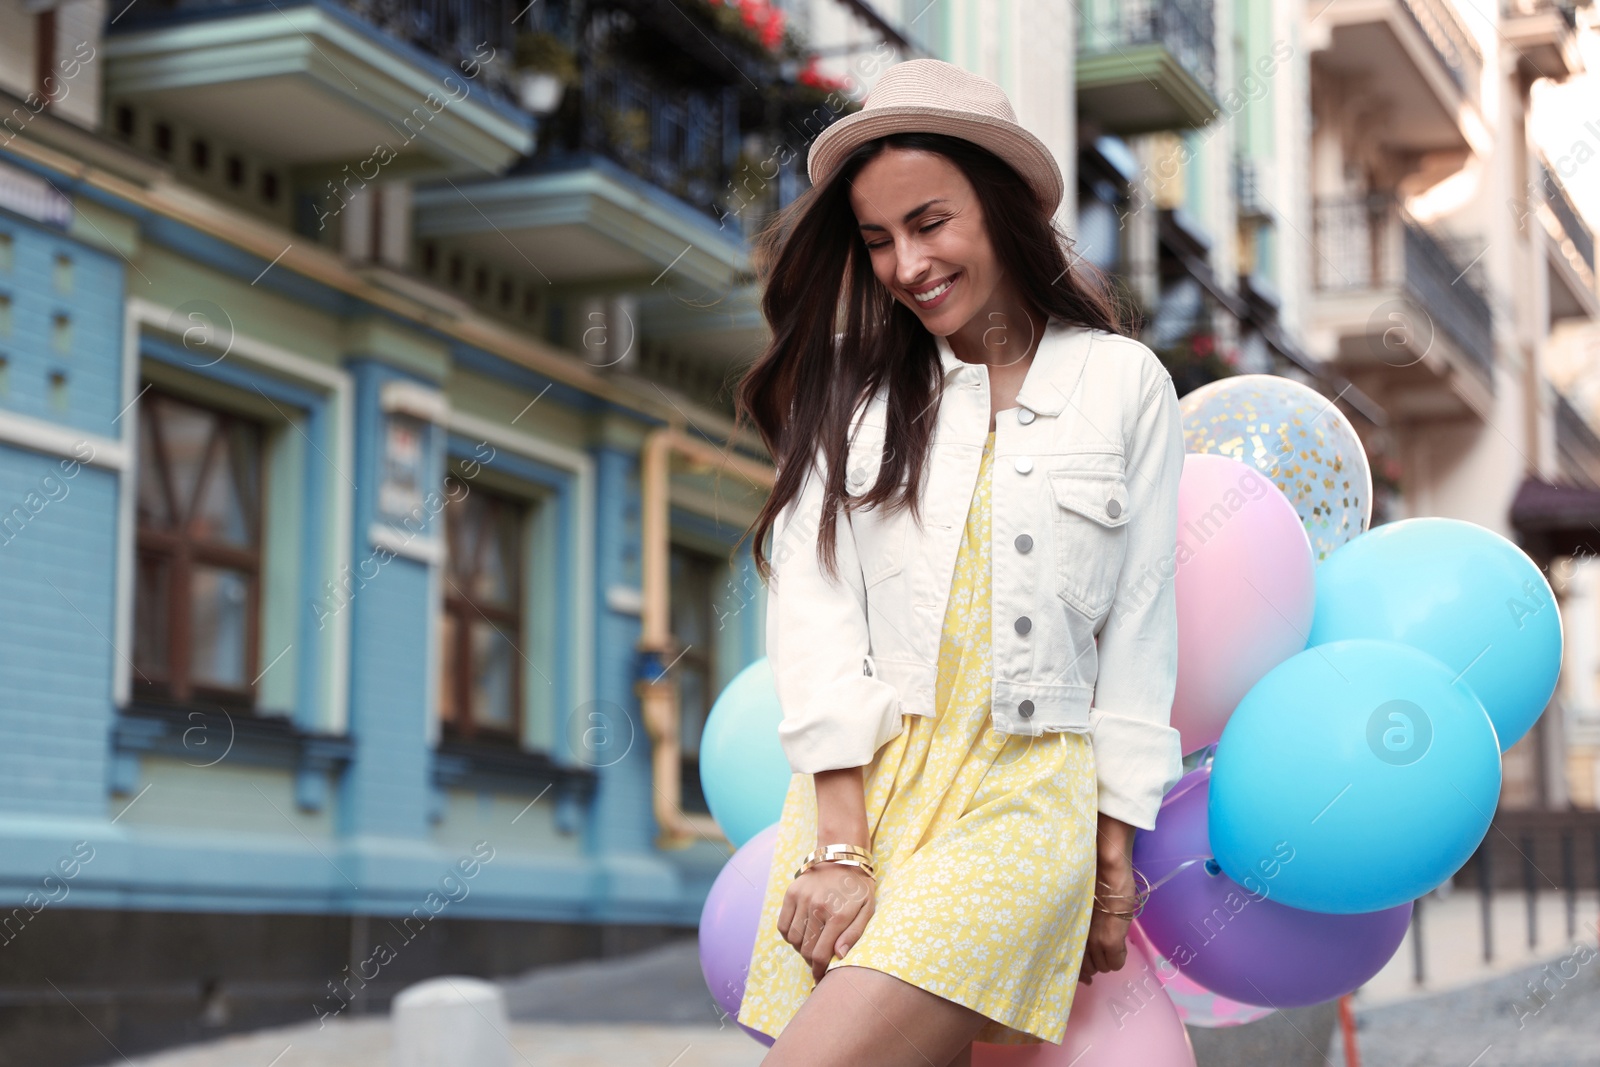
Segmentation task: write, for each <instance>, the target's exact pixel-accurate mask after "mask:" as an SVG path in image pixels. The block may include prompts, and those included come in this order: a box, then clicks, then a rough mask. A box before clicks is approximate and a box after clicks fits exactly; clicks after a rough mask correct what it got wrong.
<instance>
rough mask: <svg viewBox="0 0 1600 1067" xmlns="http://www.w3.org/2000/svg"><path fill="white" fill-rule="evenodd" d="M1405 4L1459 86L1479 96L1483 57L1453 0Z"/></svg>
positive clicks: (1419, 0) (1420, 0)
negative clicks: (1457, 12) (1479, 78)
mask: <svg viewBox="0 0 1600 1067" xmlns="http://www.w3.org/2000/svg"><path fill="white" fill-rule="evenodd" d="M1402 6H1403V7H1404V8H1405V9H1406V12H1407V14H1409V15H1410V16H1411V18H1412V20H1413V21H1414V22H1416V24H1417V28H1418V29H1420V30H1421V31H1422V33H1423V36H1425V37H1427V38H1428V43H1429V44H1431V45H1433V50H1434V52H1435V53H1437V54H1438V56H1439V61H1440V62H1442V63H1443V64H1444V65H1445V69H1446V70H1448V71H1449V72H1450V78H1451V80H1452V81H1454V82H1455V83H1456V87H1457V88H1458V89H1460V90H1461V91H1462V92H1464V93H1468V94H1472V95H1476V93H1477V91H1478V76H1479V72H1480V71H1481V70H1482V65H1483V56H1482V54H1481V53H1479V51H1478V45H1477V42H1475V41H1474V40H1473V39H1472V34H1470V33H1468V32H1467V28H1466V26H1464V25H1463V24H1462V22H1461V18H1460V16H1458V15H1457V14H1456V11H1455V8H1454V6H1453V5H1452V4H1451V2H1450V0H1402Z"/></svg>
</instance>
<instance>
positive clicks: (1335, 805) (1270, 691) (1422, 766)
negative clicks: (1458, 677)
mask: <svg viewBox="0 0 1600 1067" xmlns="http://www.w3.org/2000/svg"><path fill="white" fill-rule="evenodd" d="M1454 673H1455V672H1454V671H1452V670H1451V669H1450V668H1449V667H1446V666H1445V665H1444V664H1442V663H1440V662H1439V661H1438V660H1436V659H1434V658H1433V657H1432V656H1429V655H1428V654H1427V653H1425V652H1421V651H1419V650H1417V649H1415V648H1412V647H1411V646H1409V645H1402V644H1396V643H1394V642H1392V641H1375V640H1371V639H1368V638H1356V639H1353V640H1348V641H1332V642H1329V643H1328V644H1325V645H1318V646H1316V647H1314V648H1308V649H1306V650H1305V651H1303V652H1299V653H1297V654H1295V655H1294V656H1291V657H1290V658H1289V659H1287V660H1284V661H1283V662H1282V663H1280V664H1279V665H1278V666H1276V667H1274V668H1273V669H1272V670H1270V671H1268V672H1267V674H1266V675H1265V676H1263V677H1262V678H1261V680H1260V681H1258V682H1257V683H1256V684H1255V685H1254V686H1252V687H1251V689H1250V691H1249V692H1248V693H1246V694H1245V697H1244V699H1243V700H1241V701H1240V702H1239V706H1238V707H1237V708H1235V709H1234V712H1233V715H1232V716H1231V717H1230V718H1229V719H1228V723H1227V725H1226V726H1224V727H1223V729H1222V737H1221V738H1220V739H1219V740H1218V742H1217V752H1216V756H1215V758H1214V760H1213V762H1212V765H1211V796H1210V799H1209V803H1208V805H1207V810H1206V818H1207V827H1208V829H1209V831H1210V835H1211V848H1212V851H1213V853H1214V854H1215V856H1216V861H1217V864H1218V865H1219V866H1220V867H1221V868H1222V870H1223V872H1224V873H1226V874H1227V875H1228V877H1229V878H1232V879H1233V880H1234V881H1236V882H1239V883H1240V884H1246V885H1252V886H1261V887H1263V888H1262V889H1261V890H1260V891H1261V892H1265V893H1266V894H1267V897H1268V898H1269V899H1272V900H1276V901H1278V902H1279V903H1281V904H1287V905H1288V906H1289V907H1291V908H1301V909H1303V910H1305V911H1321V912H1329V913H1333V914H1341V915H1342V914H1353V913H1356V912H1368V911H1381V910H1383V909H1385V908H1393V907H1398V906H1399V905H1401V904H1404V903H1405V902H1406V901H1408V900H1415V899H1416V898H1417V897H1420V896H1422V895H1423V894H1424V893H1426V892H1428V891H1429V890H1431V889H1434V888H1436V887H1437V886H1439V885H1440V884H1441V883H1443V882H1444V880H1445V879H1446V878H1449V877H1450V876H1451V875H1452V874H1454V873H1455V872H1456V871H1457V870H1459V869H1460V868H1461V865H1462V864H1464V863H1466V861H1467V859H1468V858H1469V857H1470V856H1471V855H1472V853H1473V850H1474V849H1476V848H1477V847H1478V844H1479V843H1480V842H1481V841H1482V840H1483V838H1484V835H1485V834H1487V833H1488V832H1489V823H1490V820H1491V819H1492V818H1493V817H1494V811H1495V804H1496V803H1497V801H1498V800H1499V797H1500V747H1499V745H1498V744H1496V742H1495V736H1494V727H1493V725H1492V724H1491V723H1490V722H1489V715H1488V713H1487V712H1486V711H1484V708H1483V705H1482V703H1480V702H1479V700H1478V698H1477V697H1476V696H1475V695H1474V694H1473V692H1472V690H1471V689H1469V688H1467V687H1466V686H1465V685H1464V684H1462V683H1460V682H1452V681H1451V678H1452V676H1453V675H1454ZM1247 879H1248V881H1247Z"/></svg>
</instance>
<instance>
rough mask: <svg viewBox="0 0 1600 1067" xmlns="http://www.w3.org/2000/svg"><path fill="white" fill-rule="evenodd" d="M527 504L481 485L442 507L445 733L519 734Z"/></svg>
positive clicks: (512, 737) (514, 738) (501, 737)
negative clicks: (524, 532) (525, 516)
mask: <svg viewBox="0 0 1600 1067" xmlns="http://www.w3.org/2000/svg"><path fill="white" fill-rule="evenodd" d="M524 515H525V506H524V505H523V504H522V503H521V502H519V501H517V500H514V499H512V498H510V497H504V496H498V495H496V494H494V493H492V492H489V491H488V490H485V489H482V488H480V487H478V486H473V487H472V489H471V491H470V492H469V493H467V495H466V496H465V497H463V498H461V499H459V500H454V501H453V502H452V503H451V504H450V505H449V506H448V507H446V508H445V509H444V519H445V568H444V575H445V581H444V616H443V618H442V619H441V620H440V626H439V632H440V639H441V641H442V642H443V646H444V656H443V661H444V663H443V666H444V669H443V670H442V671H441V672H440V674H439V684H440V692H439V714H440V717H441V719H442V720H443V726H444V729H445V731H446V732H447V733H449V734H453V735H455V736H457V737H461V738H478V739H483V740H498V741H510V742H513V743H516V742H518V741H519V740H520V738H521V736H522V683H521V677H522V670H521V664H522V662H523V659H522V652H521V645H522V638H521V634H522V632H523V631H522V601H523V597H522V566H521V557H522V531H523V521H524Z"/></svg>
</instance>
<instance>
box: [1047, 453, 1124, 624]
mask: <svg viewBox="0 0 1600 1067" xmlns="http://www.w3.org/2000/svg"><path fill="white" fill-rule="evenodd" d="M1118 462H1119V463H1120V457H1119V458H1118ZM1050 493H1051V497H1052V498H1053V504H1052V506H1051V508H1050V511H1051V513H1052V516H1053V520H1054V534H1055V554H1056V592H1057V593H1058V594H1059V595H1060V597H1061V599H1063V600H1065V601H1066V602H1067V604H1069V605H1070V606H1071V607H1073V608H1076V609H1077V610H1078V611H1080V612H1082V613H1083V614H1085V615H1088V616H1090V617H1092V618H1098V617H1099V616H1101V615H1103V614H1104V613H1105V612H1106V611H1107V610H1108V609H1109V608H1110V607H1111V602H1112V600H1113V599H1114V598H1115V597H1116V591H1117V576H1118V575H1119V574H1120V573H1121V571H1122V560H1123V556H1124V555H1125V554H1126V552H1127V526H1128V488H1127V485H1126V483H1125V482H1124V480H1123V476H1122V472H1121V471H1120V470H1094V469H1087V468H1085V469H1079V468H1068V469H1064V470H1053V471H1051V472H1050Z"/></svg>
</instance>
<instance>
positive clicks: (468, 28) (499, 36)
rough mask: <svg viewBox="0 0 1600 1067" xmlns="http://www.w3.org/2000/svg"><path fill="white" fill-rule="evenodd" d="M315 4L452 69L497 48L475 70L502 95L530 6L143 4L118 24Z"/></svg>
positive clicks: (457, 2)
mask: <svg viewBox="0 0 1600 1067" xmlns="http://www.w3.org/2000/svg"><path fill="white" fill-rule="evenodd" d="M311 3H321V4H324V5H326V6H329V7H337V8H342V9H344V10H345V11H348V12H350V13H351V14H352V15H355V16H356V17H358V18H360V19H361V20H362V21H364V22H367V23H369V24H370V25H372V26H374V27H376V28H377V29H379V30H382V31H383V32H384V33H386V34H388V35H389V36H391V37H393V38H395V39H397V40H400V41H404V42H405V43H407V44H409V45H412V46H414V47H416V48H417V49H419V50H421V51H423V52H426V53H427V54H429V55H431V56H434V57H435V58H438V59H441V60H444V61H445V62H446V63H448V64H450V65H451V66H456V65H457V64H458V63H462V62H474V63H475V64H479V65H481V64H483V63H484V59H485V57H486V56H488V55H489V54H490V53H489V51H488V49H493V50H494V52H493V54H494V55H495V57H496V62H494V63H492V64H489V65H487V66H481V67H480V66H478V65H475V66H474V67H473V68H472V69H473V70H474V71H475V72H477V71H480V69H481V71H482V72H485V73H486V74H487V76H488V80H490V81H492V82H494V83H495V84H496V87H497V88H500V89H502V90H504V89H505V85H504V84H503V80H504V79H503V72H508V71H509V70H510V69H511V56H512V53H513V51H514V46H515V38H516V33H517V26H516V21H517V16H518V14H519V13H520V12H522V11H524V10H526V9H527V4H526V3H517V2H515V0H142V2H141V3H139V4H137V5H129V7H130V8H131V9H132V10H131V11H129V12H128V18H126V19H124V18H122V17H121V16H119V17H118V18H117V20H116V21H117V22H119V23H121V24H122V25H121V27H120V28H123V29H126V28H128V26H129V25H136V24H139V23H142V22H155V21H161V22H167V21H171V20H172V19H174V18H178V17H181V16H182V15H184V14H210V13H214V12H220V11H236V12H238V13H241V14H242V13H246V12H255V11H261V12H266V13H269V14H270V13H272V12H274V11H276V12H278V13H279V14H282V13H283V11H284V10H285V9H288V8H295V7H302V6H305V5H307V4H311ZM485 46H487V47H486V48H485ZM480 49H481V50H480Z"/></svg>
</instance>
